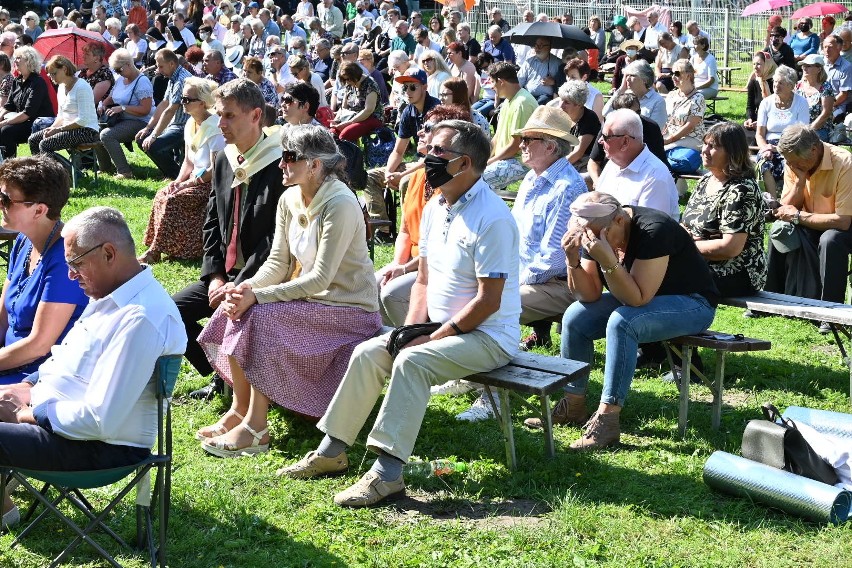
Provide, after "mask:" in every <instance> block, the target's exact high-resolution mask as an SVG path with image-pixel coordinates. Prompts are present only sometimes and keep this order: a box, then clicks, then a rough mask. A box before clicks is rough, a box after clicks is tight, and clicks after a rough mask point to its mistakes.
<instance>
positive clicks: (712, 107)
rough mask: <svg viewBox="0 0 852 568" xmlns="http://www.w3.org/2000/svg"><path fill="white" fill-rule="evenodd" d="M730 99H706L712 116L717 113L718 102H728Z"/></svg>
mask: <svg viewBox="0 0 852 568" xmlns="http://www.w3.org/2000/svg"><path fill="white" fill-rule="evenodd" d="M727 100H728V97H720V96H719V95H716V96H715V97H709V98H706V99H704V102H705V103H706V104H707V110H708V111H710V113H711V114H717V113H716V101H727Z"/></svg>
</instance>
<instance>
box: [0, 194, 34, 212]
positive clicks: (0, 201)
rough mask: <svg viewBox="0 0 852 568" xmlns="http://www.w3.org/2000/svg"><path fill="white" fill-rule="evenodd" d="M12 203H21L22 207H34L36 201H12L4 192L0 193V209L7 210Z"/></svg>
mask: <svg viewBox="0 0 852 568" xmlns="http://www.w3.org/2000/svg"><path fill="white" fill-rule="evenodd" d="M14 203H23V204H24V205H35V204H36V203H38V202H37V201H24V200H22V199H12V198H11V197H9V194H8V193H6V192H5V191H0V207H2V208H3V209H8V208H9V207H11V206H12V204H14Z"/></svg>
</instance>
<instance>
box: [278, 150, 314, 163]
mask: <svg viewBox="0 0 852 568" xmlns="http://www.w3.org/2000/svg"><path fill="white" fill-rule="evenodd" d="M307 159H308V158H307V156H303V155H301V154H299V153H298V152H294V151H293V150H285V151H284V152H282V154H281V161H282V162H284V163H285V164H293V163H295V162H298V161H299V160H307Z"/></svg>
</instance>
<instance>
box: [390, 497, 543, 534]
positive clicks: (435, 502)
mask: <svg viewBox="0 0 852 568" xmlns="http://www.w3.org/2000/svg"><path fill="white" fill-rule="evenodd" d="M394 509H395V514H394V517H395V520H396V521H397V522H400V523H405V522H415V521H418V520H421V519H422V518H423V517H429V518H431V519H432V520H434V521H439V522H448V521H461V522H463V523H470V524H473V525H476V526H478V527H483V528H504V527H515V526H520V527H531V526H537V525H539V524H541V523H543V522H546V519H545V517H544V515H546V514H547V513H549V512H550V507H548V506H547V505H546V504H545V503H542V502H540V501H534V500H532V499H508V500H506V501H471V500H468V499H458V498H455V497H451V496H447V495H441V494H437V495H436V494H432V493H425V492H424V493H419V492H418V493H413V492H409V493H408V495H407V496H406V497H405V498H404V499H401V500H400V501H397V502H396V504H395V507H394Z"/></svg>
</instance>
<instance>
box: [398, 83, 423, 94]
mask: <svg viewBox="0 0 852 568" xmlns="http://www.w3.org/2000/svg"><path fill="white" fill-rule="evenodd" d="M419 86H420V85H419V83H410V84H408V85H403V86H402V92H403V93H404V92H406V91H408V92H409V93H413V92H414V91H416V90H417V87H419Z"/></svg>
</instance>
